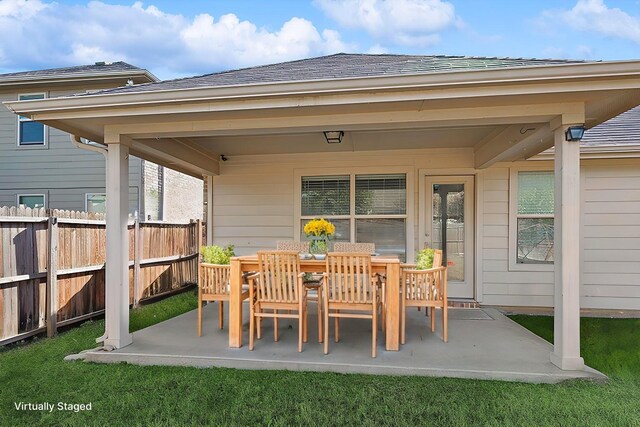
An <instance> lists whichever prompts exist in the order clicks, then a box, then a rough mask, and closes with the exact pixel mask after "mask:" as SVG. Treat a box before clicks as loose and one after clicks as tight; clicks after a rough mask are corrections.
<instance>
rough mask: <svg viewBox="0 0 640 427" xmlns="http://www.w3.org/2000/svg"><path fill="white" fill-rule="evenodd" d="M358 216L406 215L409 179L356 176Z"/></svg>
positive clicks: (395, 176)
mask: <svg viewBox="0 0 640 427" xmlns="http://www.w3.org/2000/svg"><path fill="white" fill-rule="evenodd" d="M355 193H356V194H355V196H356V203H355V205H356V215H404V214H405V213H406V212H407V178H406V176H405V175H404V174H397V175H356V185H355Z"/></svg>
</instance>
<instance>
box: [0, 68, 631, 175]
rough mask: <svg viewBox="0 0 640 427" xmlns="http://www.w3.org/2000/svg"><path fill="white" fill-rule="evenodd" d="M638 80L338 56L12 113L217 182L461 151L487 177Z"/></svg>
mask: <svg viewBox="0 0 640 427" xmlns="http://www.w3.org/2000/svg"><path fill="white" fill-rule="evenodd" d="M313 64H315V66H312V65H313ZM340 64H342V65H340ZM358 64H361V66H358ZM362 64H364V65H362ZM374 64H377V65H374ZM294 70H298V71H295V72H294ZM357 70H360V74H358V73H357V72H356V71H357ZM332 76H339V78H334V77H332ZM639 77H640V62H638V61H618V62H572V61H550V60H521V59H509V60H507V59H495V58H466V57H413V56H394V55H382V56H376V55H333V56H329V57H322V58H315V59H309V60H303V61H293V62H289V63H284V64H275V65H271V66H262V67H254V68H251V69H245V70H236V71H231V72H226V73H218V74H211V75H208V76H201V77H195V78H190V79H181V80H174V81H170V82H159V83H157V84H156V83H154V84H149V85H137V86H132V87H129V88H122V89H117V90H113V91H106V92H100V93H96V94H87V95H84V96H70V97H63V98H53V99H46V100H34V101H21V102H7V103H6V105H7V106H8V107H9V108H10V109H12V110H13V111H15V112H16V113H18V114H21V115H23V116H29V117H31V118H32V119H34V120H37V121H40V122H43V123H45V124H47V125H51V126H53V127H56V128H59V129H62V130H65V131H67V132H69V133H72V134H74V135H76V136H78V137H84V138H86V139H89V140H92V141H96V142H98V143H107V144H109V143H114V142H117V143H120V142H124V143H126V144H127V145H129V146H130V152H131V154H133V155H135V156H138V157H141V158H144V159H147V160H150V161H153V162H156V163H159V164H162V165H165V166H168V167H171V168H174V169H177V170H179V171H181V172H185V173H188V174H191V175H193V176H202V175H215V174H218V173H219V170H220V169H219V164H218V159H219V156H220V154H225V155H233V156H236V155H245V154H278V153H294V152H326V153H339V152H341V151H370V150H385V149H409V150H411V149H417V148H466V149H469V150H471V151H472V153H473V156H474V157H475V164H476V167H477V168H485V167H488V166H490V165H492V164H494V163H495V162H498V161H513V160H521V159H526V158H529V157H531V156H533V155H535V154H537V153H540V152H541V151H543V150H545V149H547V148H549V147H551V146H552V145H553V141H552V136H551V134H552V132H551V130H552V126H557V125H559V124H562V123H568V124H583V123H584V124H585V125H586V126H587V127H588V128H589V127H593V126H595V125H597V124H599V123H601V122H603V121H605V120H607V119H609V118H611V117H614V116H616V115H618V114H620V113H621V112H623V111H626V110H628V109H629V108H632V107H634V106H636V105H637V104H638V100H639V99H640V79H639ZM305 78H311V79H312V80H303V79H305ZM277 79H284V80H286V81H275V80H277ZM295 79H302V80H295ZM216 84H217V86H216ZM326 130H342V131H345V133H346V135H345V138H344V142H343V144H332V145H328V144H326V143H325V142H324V139H323V137H322V131H326Z"/></svg>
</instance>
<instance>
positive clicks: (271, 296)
mask: <svg viewBox="0 0 640 427" xmlns="http://www.w3.org/2000/svg"><path fill="white" fill-rule="evenodd" d="M258 266H259V268H260V271H259V272H258V273H256V274H254V275H252V276H249V279H251V280H253V281H254V282H255V286H249V293H250V294H249V301H250V303H251V306H250V307H251V309H250V319H249V350H253V344H254V336H255V329H256V321H258V331H259V330H260V324H259V322H260V320H261V319H262V318H263V317H272V318H273V338H274V340H275V341H278V318H289V319H298V351H299V352H301V351H302V342H303V340H304V342H306V341H307V333H308V331H307V322H308V316H307V290H306V288H305V287H304V284H303V278H304V273H301V272H300V257H299V256H298V252H296V251H259V252H258ZM267 310H271V312H267ZM279 310H280V311H279Z"/></svg>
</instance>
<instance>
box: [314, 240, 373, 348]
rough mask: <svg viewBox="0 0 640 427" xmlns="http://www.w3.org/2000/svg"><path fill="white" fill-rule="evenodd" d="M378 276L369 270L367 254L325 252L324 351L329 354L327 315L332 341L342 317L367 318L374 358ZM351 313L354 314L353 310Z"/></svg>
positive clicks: (337, 338)
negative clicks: (332, 328)
mask: <svg viewBox="0 0 640 427" xmlns="http://www.w3.org/2000/svg"><path fill="white" fill-rule="evenodd" d="M377 280H378V277H377V276H376V275H374V274H372V271H371V254H370V253H351V252H329V254H328V255H327V260H326V273H325V283H324V285H323V293H324V296H323V303H324V310H323V311H324V325H325V328H324V353H325V354H327V353H329V318H330V317H333V318H334V319H335V320H334V321H335V337H334V339H335V342H338V341H339V340H340V338H339V319H340V318H342V317H346V318H356V319H371V329H372V342H371V357H376V343H377V330H378V309H379V307H380V295H379V292H378V285H377V283H376V282H377ZM354 312H355V313H354Z"/></svg>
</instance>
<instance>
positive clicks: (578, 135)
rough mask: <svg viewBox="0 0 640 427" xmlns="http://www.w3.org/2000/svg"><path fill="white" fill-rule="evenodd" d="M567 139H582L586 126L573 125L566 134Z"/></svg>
mask: <svg viewBox="0 0 640 427" xmlns="http://www.w3.org/2000/svg"><path fill="white" fill-rule="evenodd" d="M564 136H565V138H566V140H567V141H580V140H581V139H582V137H583V136H584V126H571V127H569V128H567V131H566V132H565V134H564Z"/></svg>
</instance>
